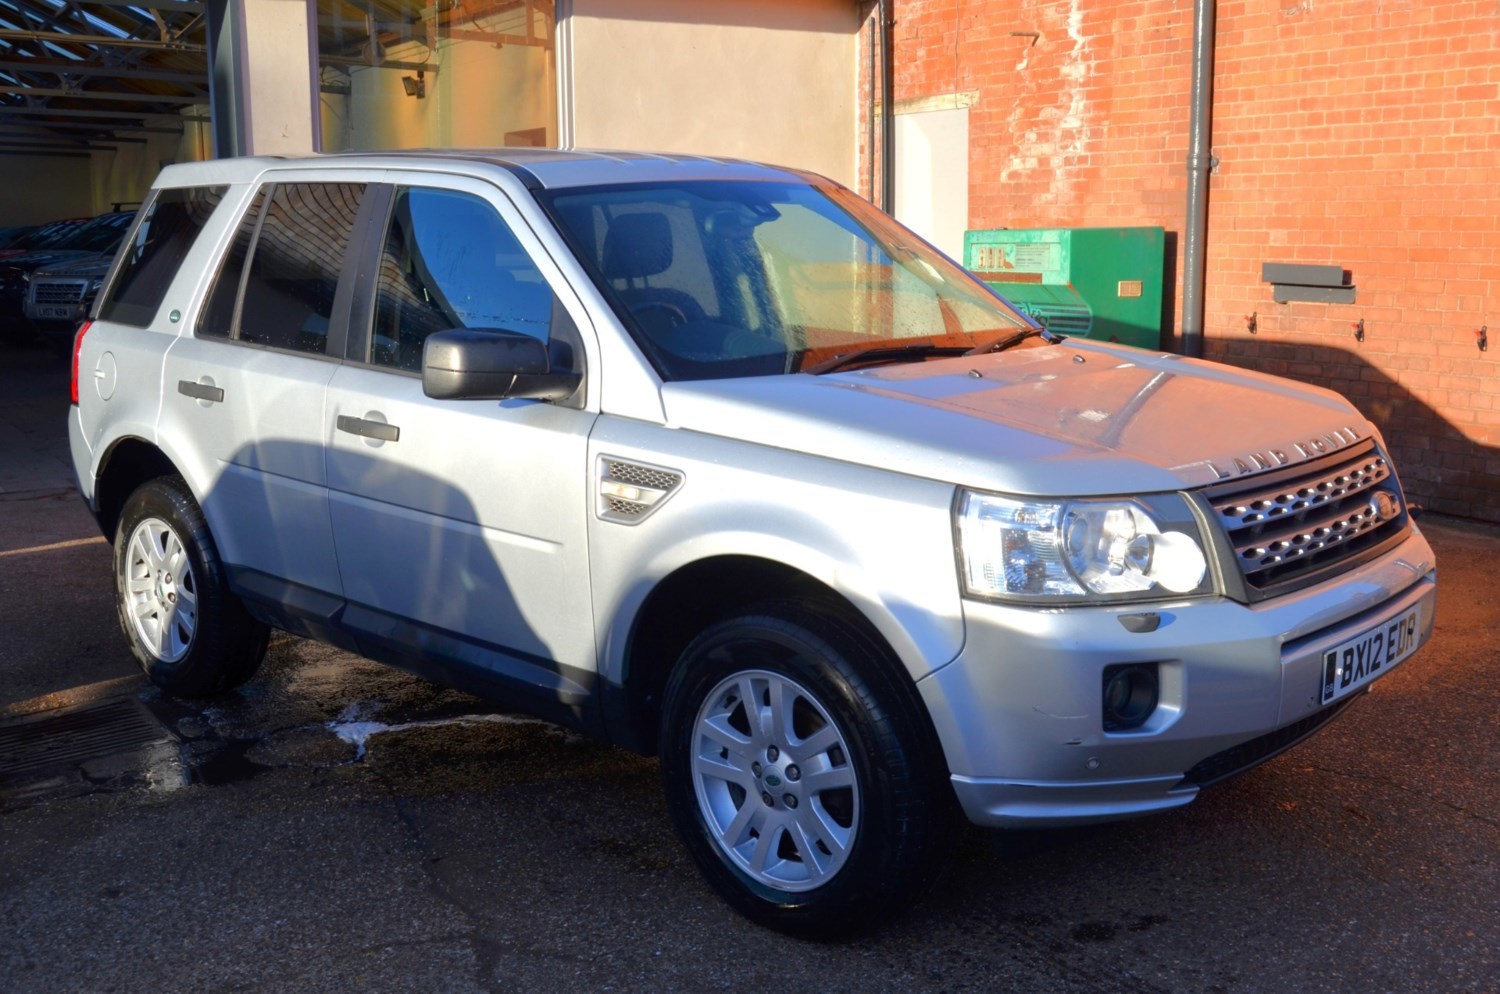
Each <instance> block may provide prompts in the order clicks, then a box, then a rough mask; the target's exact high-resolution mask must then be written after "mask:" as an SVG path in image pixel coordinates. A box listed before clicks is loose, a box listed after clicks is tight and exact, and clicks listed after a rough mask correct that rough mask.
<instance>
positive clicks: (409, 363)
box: [325, 177, 595, 713]
mask: <svg viewBox="0 0 1500 994" xmlns="http://www.w3.org/2000/svg"><path fill="white" fill-rule="evenodd" d="M385 193H386V195H387V196H388V197H389V205H388V206H387V207H386V209H385V214H386V220H385V222H384V226H383V230H382V231H381V234H380V236H379V237H378V239H377V241H378V242H379V260H378V263H376V264H375V265H374V267H373V269H374V273H375V279H374V280H373V282H370V281H365V282H364V284H363V286H364V287H366V288H368V290H369V293H368V294H367V299H364V300H362V301H359V302H357V303H356V305H355V314H356V315H357V317H356V318H355V319H354V324H355V327H356V328H357V331H356V332H355V333H354V334H352V335H351V346H352V350H351V352H352V354H351V355H350V356H349V357H348V361H346V362H345V363H344V364H343V365H342V366H340V367H339V368H338V369H337V371H336V372H335V373H334V376H333V379H332V382H331V383H330V384H329V391H328V409H327V414H326V417H325V428H326V429H327V430H328V433H329V434H328V486H329V490H330V514H331V517H332V521H333V534H334V542H335V546H336V548H337V550H338V561H339V568H340V572H341V573H342V576H343V582H344V594H345V596H346V598H347V599H348V602H349V606H348V609H347V611H346V613H345V623H346V624H347V625H348V626H349V627H350V628H352V629H355V630H356V631H357V633H358V637H359V638H360V639H361V640H362V645H363V646H365V647H366V651H367V652H370V653H371V654H373V655H383V656H386V657H389V656H390V655H392V654H395V655H404V656H406V657H407V658H409V659H414V658H415V653H416V652H418V651H419V652H420V653H421V657H422V658H421V664H422V665H423V666H425V667H428V668H436V669H438V670H439V671H440V672H439V673H438V674H437V675H439V676H441V677H444V678H446V679H448V680H450V681H452V682H457V683H460V684H462V685H466V686H470V687H475V688H476V689H484V688H483V686H480V685H493V686H495V687H496V688H498V689H501V690H503V691H508V692H511V693H515V692H519V693H521V694H522V695H523V696H525V697H526V698H527V699H528V703H529V705H530V706H531V707H532V708H533V709H535V710H539V711H541V712H542V713H549V709H550V707H552V706H557V705H561V706H562V707H563V708H564V709H568V710H574V709H577V708H579V707H581V705H582V702H583V700H584V698H585V697H586V696H587V690H588V688H589V686H590V685H591V683H592V680H591V676H590V674H591V673H592V671H593V670H594V655H595V652H594V633H593V623H592V617H593V615H592V611H591V608H590V604H591V601H590V593H589V579H588V577H589V570H588V551H587V541H586V539H587V532H586V520H587V515H588V513H589V511H590V507H591V506H590V504H589V496H588V492H587V479H588V468H587V442H588V433H589V430H590V428H591V426H592V424H593V422H594V418H595V414H594V413H593V412H592V411H589V410H587V409H585V407H584V405H583V403H582V402H581V401H579V402H576V403H571V404H570V403H568V402H562V403H544V402H540V401H532V400H510V401H504V402H498V401H453V400H433V399H431V398H428V397H427V396H425V395H424V394H423V392H422V380H421V372H420V370H421V356H422V343H423V341H424V340H425V339H426V337H427V336H428V335H430V334H432V333H433V332H435V331H439V330H444V329H448V328H455V327H469V328H503V329H506V330H509V331H518V332H523V333H525V334H529V335H534V336H536V337H538V338H540V339H542V340H544V341H546V342H548V345H549V349H550V351H551V352H552V355H553V357H554V362H557V363H565V364H569V365H574V364H576V365H574V368H578V369H581V368H582V365H581V364H582V363H583V343H582V339H581V338H580V336H579V330H578V328H579V326H578V323H577V322H578V320H579V319H580V318H579V316H580V315H582V313H583V312H582V308H581V305H580V304H579V303H578V301H577V298H576V297H574V296H573V295H572V293H571V291H570V290H569V289H568V287H567V285H566V283H565V282H564V281H563V280H562V279H561V276H560V274H559V273H558V271H557V269H556V267H555V266H554V265H553V264H552V262H551V260H550V259H549V258H548V257H547V256H546V254H545V252H543V251H542V249H541V248H540V245H539V243H538V242H537V239H536V238H535V235H534V234H533V233H532V232H531V230H530V229H529V228H528V227H527V225H526V224H525V222H524V221H523V220H522V217H521V215H520V213H519V212H518V211H517V210H516V208H515V206H514V205H513V204H512V203H511V202H510V201H509V200H508V199H507V198H506V197H505V196H504V195H503V194H502V193H501V192H500V191H499V190H498V189H496V188H495V187H493V186H491V185H489V184H487V183H483V182H480V181H477V180H468V179H462V178H458V177H449V178H446V179H442V180H435V179H412V180H411V181H410V182H404V183H397V184H395V185H393V186H392V187H390V188H389V189H388V190H386V191H385ZM580 396H581V394H580Z"/></svg>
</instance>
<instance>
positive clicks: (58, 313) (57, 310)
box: [34, 304, 73, 321]
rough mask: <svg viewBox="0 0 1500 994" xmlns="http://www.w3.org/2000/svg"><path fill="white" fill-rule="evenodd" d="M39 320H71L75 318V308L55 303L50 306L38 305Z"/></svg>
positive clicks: (37, 314) (36, 309)
mask: <svg viewBox="0 0 1500 994" xmlns="http://www.w3.org/2000/svg"><path fill="white" fill-rule="evenodd" d="M34 310H35V311H36V316H37V320H39V321H71V320H72V319H73V308H71V307H68V306H66V305H58V304H54V305H52V306H50V307H48V306H40V305H39V306H37V307H36V308H34Z"/></svg>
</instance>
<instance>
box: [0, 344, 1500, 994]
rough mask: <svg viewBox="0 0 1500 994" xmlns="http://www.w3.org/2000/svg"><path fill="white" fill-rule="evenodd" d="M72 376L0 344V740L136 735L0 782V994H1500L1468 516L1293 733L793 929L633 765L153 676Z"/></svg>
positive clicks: (317, 699) (341, 660) (313, 666)
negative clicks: (1200, 773) (1433, 567)
mask: <svg viewBox="0 0 1500 994" xmlns="http://www.w3.org/2000/svg"><path fill="white" fill-rule="evenodd" d="M65 366H66V360H65V359H64V358H62V357H60V356H59V355H58V354H57V352H56V350H55V349H54V350H51V351H46V350H42V349H38V348H35V347H27V348H17V347H8V346H0V740H3V737H4V735H6V734H7V733H8V734H10V735H11V738H10V739H9V740H8V741H10V742H11V744H12V745H11V748H12V752H13V754H14V752H15V750H16V749H17V748H24V747H25V746H26V745H27V743H34V742H36V741H39V740H40V737H42V736H43V733H44V732H46V733H47V734H51V732H49V731H48V730H50V729H56V728H57V727H61V726H59V725H58V722H65V721H76V722H82V723H83V724H84V725H87V723H88V722H90V721H93V722H95V723H96V724H98V723H105V716H108V721H109V723H111V724H110V726H109V727H111V728H113V729H115V731H117V732H118V730H119V725H120V723H121V721H122V720H123V721H124V723H125V724H126V725H129V726H130V728H131V729H134V730H135V733H136V734H135V735H134V737H133V738H132V737H131V736H129V735H127V736H126V737H125V738H124V739H121V740H119V741H116V742H115V748H114V751H113V752H112V753H111V752H109V750H102V751H101V750H98V749H96V750H95V751H94V753H95V754H89V755H85V756H84V758H82V759H78V760H77V761H74V762H70V763H65V764H62V763H60V764H55V765H53V766H52V767H51V768H43V769H42V770H41V772H36V771H33V772H32V773H31V774H29V775H26V776H18V775H16V774H14V773H12V774H11V775H10V777H9V779H0V991H6V992H33V991H35V992H61V991H81V992H133V991H140V992H153V994H156V992H178V991H181V992H189V991H203V990H213V991H266V992H271V991H275V992H289V991H290V992H302V991H308V992H315V991H336V992H340V994H347V992H350V991H392V992H396V991H413V992H416V991H421V992H425V994H430V992H448V991H452V992H470V991H473V992H498V991H562V990H566V991H684V992H698V991H716V990H724V991H745V992H764V991H773V990H774V991H791V990H806V991H819V992H823V991H827V992H837V991H850V992H856V991H857V992H878V991H945V992H946V991H1021V992H1131V994H1145V992H1198V991H1201V992H1278V994H1280V992H1287V991H1299V992H1321V991H1329V992H1333V991H1338V992H1360V994H1365V992H1399V994H1407V992H1427V991H1430V992H1443V994H1455V992H1471V994H1493V992H1495V991H1497V990H1500V958H1497V944H1500V896H1497V895H1500V879H1497V872H1496V864H1497V854H1500V736H1497V731H1500V728H1497V725H1500V693H1497V682H1500V674H1497V669H1496V661H1497V658H1500V648H1497V645H1496V637H1495V636H1496V631H1497V628H1500V596H1497V582H1496V579H1495V575H1494V570H1495V569H1496V567H1497V565H1500V530H1497V529H1496V528H1493V527H1489V526H1481V525H1474V524H1467V523H1463V522H1458V521H1452V520H1444V519H1437V518H1434V517H1431V516H1429V517H1427V518H1426V519H1424V522H1423V528H1424V530H1425V531H1426V532H1427V534H1428V536H1429V538H1430V539H1431V541H1432V543H1433V545H1434V547H1435V548H1436V549H1437V552H1438V557H1439V562H1440V569H1441V583H1440V594H1439V608H1438V617H1437V628H1436V635H1435V637H1434V639H1433V641H1432V643H1431V644H1430V645H1429V646H1427V647H1426V648H1425V649H1424V650H1423V651H1422V652H1421V653H1419V654H1418V655H1417V656H1415V657H1413V658H1412V659H1410V660H1408V661H1407V662H1405V663H1403V664H1402V665H1401V666H1400V667H1399V668H1398V669H1397V670H1395V671H1394V672H1392V673H1391V674H1390V675H1389V676H1388V677H1386V678H1385V679H1383V680H1382V681H1381V682H1380V683H1379V684H1377V686H1376V687H1375V690H1374V691H1373V692H1372V693H1371V694H1369V695H1367V696H1366V697H1365V698H1363V699H1362V700H1360V701H1357V702H1356V703H1355V704H1354V705H1353V706H1351V707H1350V708H1349V709H1348V710H1347V711H1346V713H1345V714H1344V715H1343V716H1342V717H1341V718H1340V719H1339V720H1337V721H1335V722H1333V723H1332V724H1331V725H1330V726H1328V727H1327V728H1326V729H1324V730H1323V731H1322V732H1320V733H1319V734H1318V735H1316V736H1315V737H1314V738H1312V739H1311V740H1309V741H1308V742H1306V743H1304V744H1302V745H1301V746H1299V747H1298V748H1296V749H1293V750H1292V751H1290V752H1288V753H1286V754H1285V755H1283V756H1281V757H1279V758H1277V759H1275V760H1273V761H1271V762H1269V763H1267V764H1265V765H1263V766H1261V767H1259V768H1258V769H1256V770H1254V771H1252V772H1251V773H1249V774H1246V775H1245V776H1242V777H1240V778H1238V779H1236V780H1233V781H1231V782H1229V783H1226V784H1223V785H1220V786H1218V787H1216V788H1214V789H1212V790H1209V791H1206V792H1205V793H1204V794H1203V795H1202V796H1201V797H1200V798H1199V799H1198V800H1196V801H1195V802H1194V803H1193V804H1191V805H1189V806H1188V807H1187V808H1185V809H1182V810H1180V811H1177V812H1173V813H1170V814H1166V815H1161V816H1156V817H1153V818H1149V819H1144V820H1140V821H1134V822H1128V823H1124V824H1117V825H1112V826H1102V827H1096V828H1089V829H1078V830H1070V831H1051V832H993V831H980V830H977V829H976V830H969V831H964V832H961V833H959V835H958V836H957V837H956V838H955V840H954V842H953V845H952V852H951V853H950V854H949V860H948V869H947V872H946V873H945V874H943V876H941V877H940V878H939V879H937V880H935V881H934V882H933V887H932V889H931V892H930V893H929V894H928V895H927V896H926V897H925V898H924V899H923V900H921V901H920V902H919V903H917V904H916V905H915V906H913V907H912V908H910V909H909V910H908V911H907V912H906V913H905V914H904V915H902V916H900V917H899V918H897V919H896V920H895V921H893V922H891V923H889V924H887V925H885V926H883V927H881V928H879V929H877V930H876V931H874V932H873V933H871V934H868V935H866V936H863V937H861V938H857V939H854V940H850V941H845V942H841V943H832V944H817V943H810V942H804V941H799V940H794V939H789V938H786V937H784V936H781V935H778V934H775V933H772V932H768V931H765V930H762V929H760V928H757V927H755V926H753V925H750V924H748V923H747V922H745V921H743V920H742V919H740V918H739V917H737V916H736V915H735V914H734V913H733V912H731V911H730V910H728V908H727V907H726V906H725V905H723V904H722V903H721V902H720V901H719V900H718V899H717V898H716V897H715V896H714V895H713V894H712V893H711V892H710V891H709V890H708V888H707V886H706V885H705V884H704V883H703V882H702V881H701V880H700V879H699V877H698V875H697V873H696V871H695V870H694V868H693V866H692V865H691V863H690V861H689V859H688V858H687V856H686V854H685V852H684V851H683V850H682V849H681V848H680V846H679V845H678V843H677V842H676V840H675V839H674V838H673V836H672V833H671V830H670V828H669V825H668V822H667V817H666V813H665V811H664V808H663V803H662V800H661V795H660V790H659V787H658V783H657V768H656V764H655V762H654V761H651V760H647V759H642V758H640V757H637V756H634V755H631V754H628V753H625V752H621V751H619V750H616V749H612V748H609V747H606V746H602V745H598V744H596V743H593V742H590V741H587V740H584V739H582V738H580V737H578V736H576V735H573V734H571V733H569V732H565V731H563V730H561V729H558V728H556V727H553V726H551V725H547V724H545V723H542V722H537V721H533V720H531V719H528V718H524V717H520V716H512V715H505V714H502V713H498V712H496V711H494V710H493V709H492V708H490V707H488V706H486V705H485V704H483V703H482V702H479V701H477V700H475V699H473V698H470V697H467V696H464V695H461V694H456V693H453V692H450V691H445V690H442V689H440V688H437V687H434V686H433V685H431V684H428V683H425V682H423V681H421V680H418V679H416V678H413V677H409V676H406V675H404V674H401V673H398V672H396V671H393V670H388V669H384V668H382V667H379V666H376V665H375V664H372V663H369V662H366V661H363V660H360V659H358V658H356V657H353V656H349V655H347V654H345V653H341V652H337V651H335V650H332V649H328V648H325V647H321V646H318V645H316V644H313V643H309V642H304V641H302V640H299V639H294V638H291V637H287V636H281V637H278V638H275V639H274V640H273V645H272V649H271V651H270V654H269V656H268V658H267V661H266V664H265V666H264V667H263V668H262V670H261V672H260V673H259V675H258V676H257V677H256V678H255V679H254V680H253V681H252V682H251V683H250V684H248V685H247V686H245V687H244V688H242V689H240V690H239V691H237V692H235V693H233V694H230V695H227V696H225V697H223V698H221V699H217V700H214V701H211V702H178V701H173V700H170V699H166V698H164V697H162V696H161V695H160V694H158V693H156V692H155V691H154V690H152V689H150V688H149V687H148V686H147V685H146V684H145V682H144V681H143V680H142V679H141V678H140V677H139V675H138V673H137V671H136V669H135V666H134V664H133V662H132V660H131V659H130V657H129V655H128V652H127V650H126V648H125V643H124V640H123V637H122V636H121V635H120V633H119V631H118V629H117V627H116V621H115V614H114V608H113V603H112V596H111V581H110V549H109V547H108V545H106V544H105V543H104V541H103V540H102V539H101V538H100V537H99V536H98V534H97V531H96V530H95V528H94V525H93V522H92V519H90V518H89V516H88V514H87V513H86V511H85V510H84V508H83V506H82V504H81V502H80V501H79V500H78V499H77V498H76V496H74V494H73V492H72V487H71V470H70V469H69V468H68V462H67V454H66V437H65V432H64V416H65V412H66V408H67V399H66V368H65ZM122 716H123V719H122ZM49 723H50V724H49ZM17 730H19V731H17ZM79 734H80V735H82V734H83V733H79ZM18 736H19V737H18ZM48 741H51V740H50V739H48ZM17 742H19V743H20V746H16V743H17ZM122 743H123V745H122ZM85 752H86V753H87V750H85ZM90 755H91V756H92V758H89V756H90ZM85 760H86V761H85Z"/></svg>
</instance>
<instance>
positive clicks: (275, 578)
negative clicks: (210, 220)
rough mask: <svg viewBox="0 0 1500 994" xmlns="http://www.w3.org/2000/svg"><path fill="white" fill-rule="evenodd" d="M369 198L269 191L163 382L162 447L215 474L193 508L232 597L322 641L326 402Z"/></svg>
mask: <svg viewBox="0 0 1500 994" xmlns="http://www.w3.org/2000/svg"><path fill="white" fill-rule="evenodd" d="M365 189H366V187H365V185H364V184H362V183H358V182H335V181H316V182H313V181H306V182H286V181H283V182H273V183H267V184H265V185H264V186H263V187H262V188H261V189H260V190H259V192H258V193H257V194H256V195H255V197H254V200H253V201H252V203H251V205H250V207H249V209H248V210H247V211H246V213H245V215H244V217H243V219H242V221H241V223H240V225H239V227H238V230H237V231H236V233H235V235H234V237H233V241H232V242H231V244H230V246H229V249H228V251H227V253H226V254H225V255H224V258H223V260H222V262H221V264H220V266H219V270H218V273H217V275H216V276H215V278H214V282H213V285H212V288H211V290H210V291H209V293H208V295H207V298H206V300H205V302H204V305H203V307H202V309H201V310H200V312H199V314H198V316H197V321H196V324H195V326H194V329H193V334H192V336H191V337H188V336H184V337H183V338H181V339H179V340H178V341H177V343H176V344H175V345H174V346H173V348H172V349H171V350H170V351H169V352H168V354H167V357H166V363H165V371H164V378H163V405H162V434H163V436H164V437H169V436H173V435H176V436H181V437H186V438H190V439H191V440H192V441H191V448H192V449H193V450H195V451H196V452H198V453H200V454H202V455H204V456H207V457H209V458H211V459H212V460H213V464H212V466H211V467H209V479H208V480H207V483H206V485H205V486H204V487H202V488H201V493H200V498H199V499H200V501H201V503H202V505H203V509H204V513H205V515H206V516H207V517H208V520H209V524H210V526H211V527H212V529H213V532H214V536H215V539H216V540H217V542H218V544H219V552H220V554H221V556H222V557H223V558H224V560H225V562H226V563H228V564H229V565H230V568H231V571H232V580H233V582H234V584H235V586H236V588H237V589H239V590H240V591H241V592H242V593H244V594H248V595H250V596H252V597H253V598H258V599H261V600H270V601H273V602H275V603H277V604H278V605H280V606H281V608H282V609H283V610H285V611H286V612H287V613H288V614H290V615H292V616H296V617H304V618H306V619H309V620H310V621H312V622H313V623H314V624H313V625H312V626H311V627H310V628H308V630H311V631H315V632H317V633H320V634H325V635H326V632H325V631H324V630H323V628H322V626H321V624H318V623H317V622H319V621H320V620H326V619H327V618H328V617H329V616H330V615H331V614H332V613H333V612H334V611H336V610H337V607H338V600H337V598H338V596H339V594H340V592H341V584H340V582H339V573H338V564H337V561H336V558H335V555H334V548H333V533H332V528H331V526H330V523H329V518H328V491H327V481H326V478H325V475H324V472H323V436H324V431H323V427H324V424H325V421H326V418H325V393H326V388H327V385H328V381H329V380H330V379H331V378H332V376H333V373H334V371H335V370H336V369H337V368H338V365H339V360H340V357H341V356H342V354H343V350H344V342H345V340H346V335H347V329H348V320H347V314H348V296H349V286H350V281H349V280H344V281H342V282H341V280H340V274H341V270H342V269H343V268H344V266H345V262H346V260H347V259H348V257H349V255H350V253H349V252H348V247H349V244H350V242H351V240H352V238H353V236H354V231H355V226H356V223H357V221H358V218H359V209H360V204H361V202H362V200H363V198H364V193H365ZM294 627H295V626H294Z"/></svg>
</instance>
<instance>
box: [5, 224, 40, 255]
mask: <svg viewBox="0 0 1500 994" xmlns="http://www.w3.org/2000/svg"><path fill="white" fill-rule="evenodd" d="M35 230H36V225H34V224H21V225H15V226H12V227H9V228H0V250H4V249H8V248H10V247H11V246H12V245H14V244H15V243H16V242H18V241H20V240H21V239H22V238H25V237H26V236H27V235H29V234H31V233H32V232H33V231H35Z"/></svg>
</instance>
